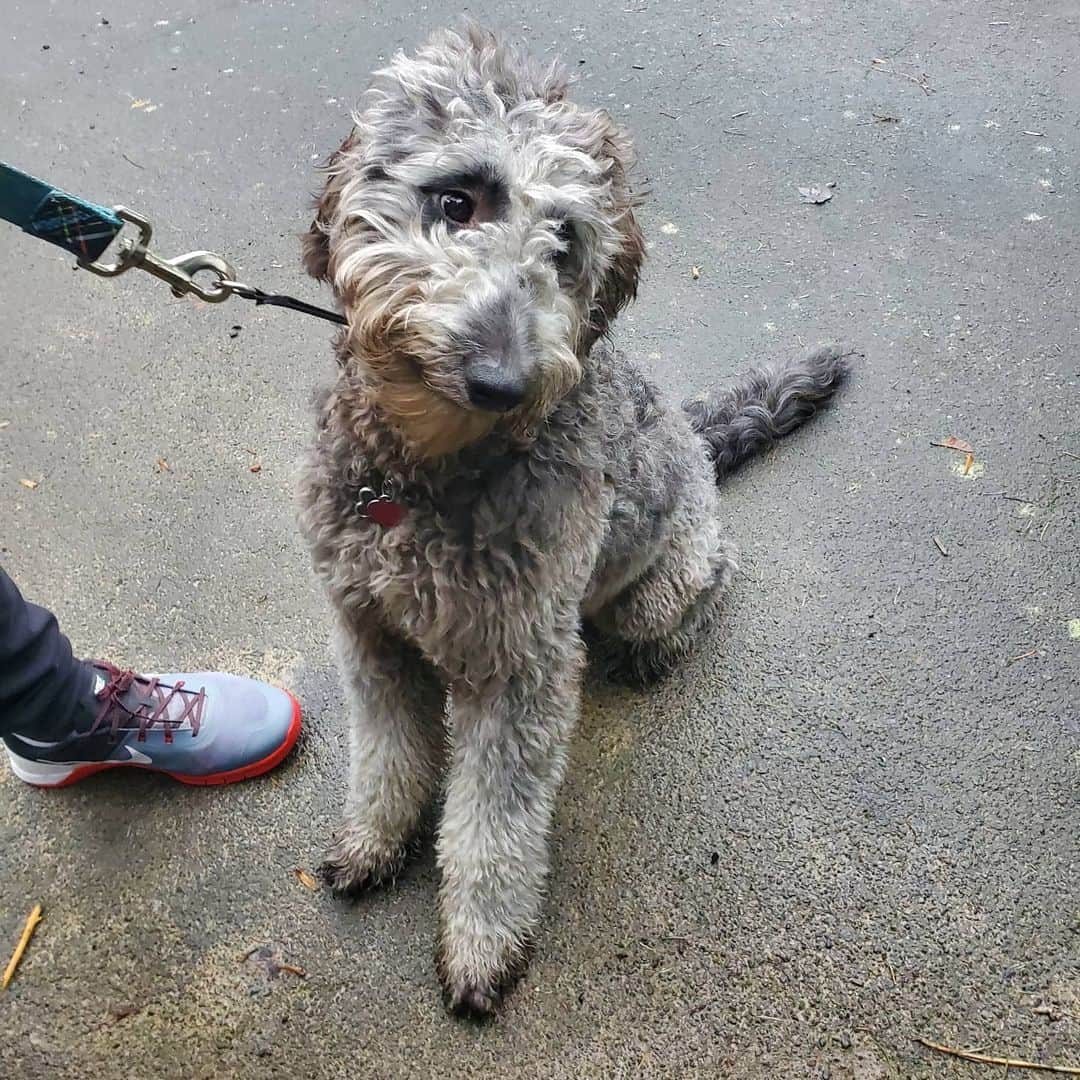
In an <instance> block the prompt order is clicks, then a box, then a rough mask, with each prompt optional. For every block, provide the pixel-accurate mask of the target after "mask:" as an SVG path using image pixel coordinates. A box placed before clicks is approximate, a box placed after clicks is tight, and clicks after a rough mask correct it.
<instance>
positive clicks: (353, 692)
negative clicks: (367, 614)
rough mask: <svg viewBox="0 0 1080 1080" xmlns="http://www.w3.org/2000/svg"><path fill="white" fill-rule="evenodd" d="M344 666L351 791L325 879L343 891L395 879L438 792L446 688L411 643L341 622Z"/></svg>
mask: <svg viewBox="0 0 1080 1080" xmlns="http://www.w3.org/2000/svg"><path fill="white" fill-rule="evenodd" d="M335 644H336V646H337V653H338V665H339V668H340V671H341V677H342V680H343V682H344V685H345V692H346V695H347V697H348V706H349V713H350V733H349V744H350V745H349V751H350V765H349V791H348V796H347V798H346V801H345V815H344V820H343V822H342V824H341V828H340V829H339V831H338V832H337V833H336V834H335V836H334V839H333V843H332V845H331V847H330V850H329V852H328V853H327V858H326V862H325V863H324V864H323V866H322V868H321V870H322V875H323V877H324V878H325V880H326V881H327V883H328V884H329V885H330V886H331V888H333V889H335V890H337V891H339V892H357V891H359V890H361V889H364V888H366V887H368V886H371V885H379V884H382V883H384V882H386V881H389V880H392V879H393V877H394V876H395V875H396V874H397V872H398V870H399V869H400V868H401V864H402V863H403V862H404V859H405V855H406V852H407V845H408V841H409V840H410V839H411V837H412V835H413V834H414V832H415V831H416V828H417V826H418V824H419V822H420V818H421V815H422V814H423V812H424V810H425V808H426V807H427V805H428V803H429V802H430V800H431V798H432V797H433V795H434V793H435V789H436V786H437V784H438V780H439V773H440V769H441V764H442V755H443V746H444V743H445V727H444V723H443V716H444V709H445V701H446V690H445V687H444V686H443V685H442V683H441V682H440V681H439V679H438V677H437V675H436V673H435V670H434V668H432V666H431V665H430V664H429V663H428V662H427V661H426V660H425V659H424V658H423V657H422V656H421V655H420V654H419V653H418V652H417V651H416V650H415V649H414V648H412V646H410V645H408V644H406V643H405V642H403V641H401V640H399V639H397V638H395V637H394V636H393V635H391V634H389V633H387V632H386V631H384V630H383V629H381V628H379V627H372V626H370V625H363V626H362V625H361V624H359V623H358V622H357V623H352V622H347V621H346V620H345V618H344V617H342V618H340V619H339V623H338V628H337V631H336V634H335Z"/></svg>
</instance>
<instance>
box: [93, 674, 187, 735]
mask: <svg viewBox="0 0 1080 1080" xmlns="http://www.w3.org/2000/svg"><path fill="white" fill-rule="evenodd" d="M94 667H95V668H98V669H100V670H101V671H104V672H107V673H108V675H109V681H108V682H107V683H106V684H105V685H104V686H103V687H102V688H101V689H100V690H99V691H98V692H97V693H96V694H95V695H94V696H95V697H96V698H97V699H98V701H100V702H101V708H100V709H99V710H98V714H97V716H96V717H95V718H94V723H93V725H92V726H91V728H90V730H89V732H87V734H89V735H93V734H94V732H95V731H97V730H98V728H100V727H103V726H104V725H105V724H108V725H109V731H110V732H111V733H112V734H113V735H115V734H116V733H117V731H119V730H120V726H121V724H122V723H123V722H124V721H125V720H137V721H138V724H139V734H138V740H139V742H145V740H146V733H147V731H148V730H149V729H150V728H151V727H153V725H154V724H161V726H162V727H163V728H164V729H165V741H166V742H167V743H171V742H172V741H173V735H172V733H173V732H174V731H175V730H176V729H177V728H178V727H180V725H181V724H182V723H183V722H184V721H185V720H188V719H190V720H191V734H192V737H194V736H196V735H198V734H199V725H200V724H201V723H202V714H203V708H204V707H205V705H206V689H205V687H204V688H202V689H200V690H198V691H197V692H196V691H195V690H187V689H185V687H184V683H183V680H182V679H181V680H177V682H175V683H173V684H172V685H171V686H170V685H168V684H167V683H161V682H159V681H158V679H157V677H156V676H155V677H153V678H149V679H148V678H147V677H146V676H145V675H136V674H135V672H134V671H121V669H120V668H118V667H113V665H112V664H109V663H106V662H105V661H103V660H95V661H94ZM144 688H145V689H144ZM125 697H127V698H128V700H127V701H125V700H124V698H125ZM174 699H178V701H179V703H180V704H181V705H182V708H181V709H180V711H179V713H178V714H177V715H176V716H172V717H170V716H169V715H168V711H169V706H170V705H171V704H172V702H173V700H174Z"/></svg>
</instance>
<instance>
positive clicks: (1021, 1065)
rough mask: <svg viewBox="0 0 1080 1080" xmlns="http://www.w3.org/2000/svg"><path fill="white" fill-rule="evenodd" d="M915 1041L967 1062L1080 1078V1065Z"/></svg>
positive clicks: (921, 1038) (923, 1040) (921, 1040)
mask: <svg viewBox="0 0 1080 1080" xmlns="http://www.w3.org/2000/svg"><path fill="white" fill-rule="evenodd" d="M915 1041H916V1042H917V1043H922V1045H923V1046H926V1047H928V1048H929V1049H931V1050H936V1051H937V1052H938V1053H939V1054H949V1055H951V1056H952V1057H958V1058H963V1059H964V1060H965V1061H978V1062H980V1063H981V1064H983V1065H1004V1066H1005V1068H1006V1069H1042V1070H1043V1071H1044V1072H1053V1073H1064V1074H1065V1075H1066V1076H1080V1065H1044V1064H1042V1063H1041V1062H1038V1061H1021V1060H1020V1059H1019V1058H1003V1057H991V1056H990V1055H988V1054H977V1053H975V1052H974V1051H973V1050H956V1049H954V1048H953V1047H951V1046H943V1045H942V1044H941V1043H936V1042H931V1041H930V1040H929V1039H924V1038H923V1037H922V1036H921V1035H916V1036H915Z"/></svg>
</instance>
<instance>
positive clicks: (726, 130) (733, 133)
mask: <svg viewBox="0 0 1080 1080" xmlns="http://www.w3.org/2000/svg"><path fill="white" fill-rule="evenodd" d="M720 130H721V131H722V132H723V133H724V134H725V135H745V134H746V132H745V131H732V130H731V128H721V129H720Z"/></svg>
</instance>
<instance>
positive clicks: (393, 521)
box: [364, 495, 405, 529]
mask: <svg viewBox="0 0 1080 1080" xmlns="http://www.w3.org/2000/svg"><path fill="white" fill-rule="evenodd" d="M364 513H365V514H367V516H368V517H369V518H370V519H371V520H372V521H374V522H375V524H376V525H381V526H382V527H383V528H384V529H392V528H393V527H394V526H395V525H400V524H401V522H402V519H403V518H404V517H405V507H404V506H402V505H401V503H398V502H394V500H393V499H388V498H387V497H386V496H385V495H384V496H382V498H379V499H374V500H372V501H371V502H369V503H368V504H367V506H365V507H364Z"/></svg>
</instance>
